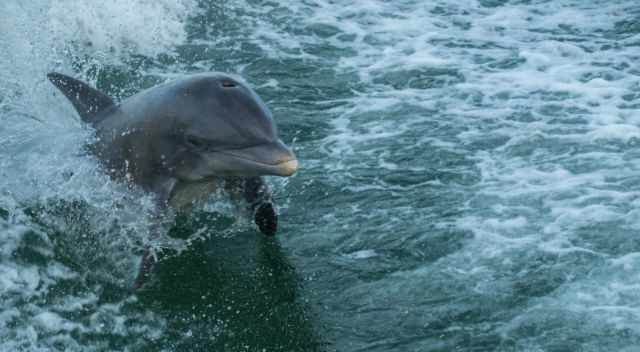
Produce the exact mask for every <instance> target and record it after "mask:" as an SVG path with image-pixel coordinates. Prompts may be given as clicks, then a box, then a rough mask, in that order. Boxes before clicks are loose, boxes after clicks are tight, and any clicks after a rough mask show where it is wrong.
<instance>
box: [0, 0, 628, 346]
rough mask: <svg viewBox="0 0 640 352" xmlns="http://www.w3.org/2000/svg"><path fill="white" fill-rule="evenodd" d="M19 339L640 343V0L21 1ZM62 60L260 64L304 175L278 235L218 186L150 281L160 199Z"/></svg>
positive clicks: (15, 216) (106, 69)
mask: <svg viewBox="0 0 640 352" xmlns="http://www.w3.org/2000/svg"><path fill="white" fill-rule="evenodd" d="M0 11H1V12H2V13H3V14H4V15H3V17H2V19H1V20H0V44H1V45H0V47H1V48H3V49H2V51H0V303H1V305H0V350H2V351H58V350H59V351H94V350H95V351H106V350H113V351H125V350H126V351H635V350H636V349H637V348H638V347H637V346H639V345H640V293H638V292H639V291H638V287H640V240H638V230H640V220H638V219H640V217H639V216H638V215H639V214H640V213H639V211H638V208H637V207H638V206H640V192H639V191H638V189H639V188H640V176H638V175H640V162H639V161H638V160H640V159H639V157H640V151H639V150H638V146H639V145H640V128H639V127H638V126H639V125H640V66H639V62H640V5H638V4H637V3H636V1H631V0H627V1H569V0H560V1H470V2H458V1H452V0H439V1H404V0H401V1H392V2H388V1H376V0H372V1H366V2H356V3H353V2H346V1H341V0H336V1H323V0H311V1H293V0H291V1H290V0H286V1H279V2H275V1H255V0H244V1H233V2H231V1H204V0H200V1H197V0H176V1H170V0H160V1H137V2H136V1H129V0H126V1H125V0H114V1H111V2H108V3H106V4H100V3H98V2H90V1H82V0H76V1H65V2H61V1H50V0H36V1H32V2H23V1H14V0H8V1H6V0H5V1H3V2H1V3H0ZM52 70H57V71H61V72H64V73H67V74H71V75H73V76H75V77H79V78H81V79H84V80H86V81H88V82H91V83H92V84H94V85H96V86H98V87H99V88H100V89H102V90H103V91H105V92H107V93H109V94H110V95H112V96H114V97H115V98H116V99H124V98H126V97H127V96H130V95H132V94H134V93H136V92H138V91H140V90H142V89H144V88H147V87H151V86H153V85H156V84H158V83H160V82H164V81H166V80H169V79H172V78H175V77H180V76H182V75H185V74H189V73H196V72H203V71H225V72H232V73H237V74H240V75H242V76H243V77H245V79H246V80H247V81H248V82H249V83H250V84H251V85H252V86H253V87H255V89H256V91H257V92H258V93H259V94H260V95H261V96H262V97H263V100H265V102H266V103H267V105H268V106H269V107H270V108H271V110H272V112H273V114H274V116H275V118H276V120H277V122H278V125H279V128H280V134H281V137H282V139H283V140H284V141H285V142H287V143H288V144H290V145H293V146H294V149H295V152H296V154H297V155H298V157H299V159H300V161H301V163H302V168H301V170H300V171H299V173H298V174H296V175H295V176H294V177H292V178H290V179H281V178H275V177H274V178H270V179H269V183H270V184H271V185H272V187H273V188H274V190H275V199H276V201H277V204H278V206H279V209H280V230H279V233H278V235H277V236H276V238H275V239H274V240H270V239H266V238H264V237H263V236H262V235H261V234H259V233H258V232H257V230H256V229H255V228H254V226H253V225H252V224H251V223H250V221H248V220H246V219H244V218H242V217H240V216H238V215H237V214H236V211H235V209H234V207H233V205H232V204H229V203H228V202H227V201H226V200H225V198H224V195H213V196H212V198H211V199H210V201H209V202H207V204H206V205H204V206H203V207H202V209H197V210H196V211H195V212H194V213H193V214H191V215H188V216H182V217H180V218H179V219H178V220H177V221H176V223H175V224H174V225H173V227H172V229H171V232H170V237H168V238H166V239H164V242H163V243H162V245H163V246H164V247H166V248H167V251H168V253H170V254H171V255H170V256H169V257H168V258H167V259H165V260H163V261H162V262H161V263H160V265H159V268H158V271H157V273H156V276H155V279H154V281H153V282H152V284H151V285H150V287H148V288H147V289H145V290H144V291H142V292H140V293H138V294H132V293H131V292H130V290H129V289H128V288H129V286H130V284H131V282H132V280H133V278H134V277H135V274H136V269H137V264H138V261H139V258H140V255H141V253H142V247H143V245H142V244H143V241H144V240H145V235H146V231H147V226H148V224H147V223H146V220H144V219H143V217H142V216H140V214H143V213H144V212H145V211H148V210H149V209H150V207H151V203H152V202H151V198H150V196H149V195H145V194H143V193H142V192H140V191H139V190H130V189H127V187H126V186H125V185H123V184H122V183H119V182H118V181H112V180H109V179H108V177H106V176H105V175H103V174H102V173H101V172H100V170H99V168H98V164H97V162H96V160H94V159H93V158H92V157H91V156H89V155H87V154H86V153H85V152H84V150H83V147H82V146H83V145H84V144H86V143H87V141H89V140H90V139H91V130H90V128H89V127H87V126H84V125H83V124H82V123H80V122H79V121H78V118H77V116H76V115H75V113H74V112H73V109H72V107H71V106H70V105H69V104H68V103H67V102H66V101H65V99H64V98H63V97H62V96H61V95H60V94H58V93H56V92H55V90H54V87H53V86H52V85H51V84H49V83H48V82H47V81H46V77H45V75H46V73H47V72H49V71H52Z"/></svg>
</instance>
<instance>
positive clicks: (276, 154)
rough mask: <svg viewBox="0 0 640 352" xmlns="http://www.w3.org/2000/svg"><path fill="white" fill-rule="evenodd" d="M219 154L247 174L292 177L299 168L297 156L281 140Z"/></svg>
mask: <svg viewBox="0 0 640 352" xmlns="http://www.w3.org/2000/svg"><path fill="white" fill-rule="evenodd" d="M218 153H220V154H223V155H226V156H227V157H231V159H232V160H229V161H230V162H232V163H234V164H237V165H236V166H237V168H238V169H239V171H243V172H245V173H247V174H256V175H275V176H291V175H293V174H294V173H295V172H296V171H297V170H298V167H299V163H298V160H297V159H296V156H295V154H293V152H292V151H291V149H289V147H287V146H286V145H285V144H284V143H282V141H280V140H277V141H276V142H273V143H265V144H260V145H257V146H253V147H249V148H244V149H233V150H224V151H218Z"/></svg>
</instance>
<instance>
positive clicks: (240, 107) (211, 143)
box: [47, 72, 298, 289]
mask: <svg viewBox="0 0 640 352" xmlns="http://www.w3.org/2000/svg"><path fill="white" fill-rule="evenodd" d="M47 77H48V79H49V80H50V81H51V82H52V83H53V84H54V85H55V86H56V87H57V88H58V89H59V90H60V91H61V92H62V93H63V94H64V95H65V96H66V97H67V99H69V101H70V102H71V104H72V105H73V106H74V108H75V110H76V111H77V112H78V114H79V115H80V118H81V119H82V121H84V122H86V123H88V124H89V125H91V126H92V127H93V128H94V129H95V136H96V139H95V142H93V143H92V144H91V145H89V146H88V147H89V148H88V149H89V150H90V152H91V153H92V154H93V155H95V156H96V157H97V159H98V160H99V162H100V164H101V165H102V167H103V169H104V170H105V172H106V173H108V174H109V175H110V176H111V177H112V178H113V179H118V180H124V181H126V182H130V183H132V184H135V185H138V186H140V187H141V188H142V189H144V190H146V191H148V192H151V193H152V194H154V196H155V197H154V198H155V199H156V207H155V209H156V210H155V212H154V214H152V222H151V223H152V226H151V229H150V236H151V237H152V238H156V237H158V236H159V235H160V232H161V231H162V226H160V224H161V222H162V221H163V220H164V219H166V217H169V214H173V212H172V211H171V210H177V211H185V210H186V211H188V210H190V209H191V206H192V205H193V204H194V202H197V201H199V200H202V199H203V198H205V197H206V196H207V195H208V194H210V193H211V192H213V191H215V190H217V189H220V188H221V187H222V188H224V189H226V190H227V191H228V192H229V194H230V195H231V197H232V198H233V199H234V200H238V199H244V201H246V202H247V203H248V204H249V206H248V208H249V210H250V211H252V212H253V216H254V221H255V223H256V225H257V226H258V228H259V229H260V231H261V232H262V233H264V234H266V235H268V236H273V235H274V234H275V233H276V230H277V220H278V219H277V211H276V208H275V206H274V204H273V200H272V196H271V191H270V189H269V187H268V186H267V184H266V183H265V181H264V179H263V177H262V176H265V175H274V176H291V175H293V174H294V173H295V172H296V170H297V169H298V160H297V159H296V157H295V155H294V153H293V152H292V151H291V149H290V148H289V147H287V146H286V145H285V144H284V143H283V142H282V141H281V140H280V139H279V138H278V132H277V128H276V123H275V121H274V119H273V116H272V114H271V112H270V111H269V109H268V108H267V106H266V105H265V104H264V102H263V101H262V100H261V99H260V97H259V96H258V95H257V94H256V93H255V92H254V91H253V89H251V88H250V87H249V85H248V84H247V83H246V82H245V81H244V80H242V79H241V78H240V77H238V76H235V75H230V74H225V73H220V72H210V73H202V74H195V75H191V76H187V77H184V78H181V79H177V80H174V81H170V82H167V83H164V84H160V85H158V86H155V87H152V88H149V89H147V90H144V91H142V92H140V93H138V94H135V95H133V96H131V97H129V98H127V99H125V100H123V101H122V102H120V103H119V104H117V103H116V102H114V100H113V99H111V98H110V97H109V96H107V95H106V94H104V93H102V92H100V91H98V90H97V89H95V88H92V87H91V86H89V85H88V84H86V83H84V82H82V81H79V80H77V79H74V78H72V77H69V76H66V75H63V74H61V73H56V72H52V73H49V74H48V75H47ZM157 260H158V259H157V257H156V255H155V254H154V253H153V251H152V249H151V248H150V247H147V248H146V249H145V253H144V254H143V257H142V260H141V263H140V268H139V270H138V276H137V278H136V280H135V282H134V289H138V288H140V287H141V286H142V285H143V284H144V283H145V282H146V279H147V278H148V277H149V276H150V273H151V272H152V269H153V267H154V265H155V263H156V262H157Z"/></svg>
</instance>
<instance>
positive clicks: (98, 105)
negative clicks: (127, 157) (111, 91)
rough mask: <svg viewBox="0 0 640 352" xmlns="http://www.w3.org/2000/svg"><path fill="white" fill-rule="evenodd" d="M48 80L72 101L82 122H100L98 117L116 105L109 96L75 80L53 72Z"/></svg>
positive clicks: (48, 76)
mask: <svg viewBox="0 0 640 352" xmlns="http://www.w3.org/2000/svg"><path fill="white" fill-rule="evenodd" d="M47 78H49V80H50V81H51V83H53V84H54V85H55V86H56V87H58V89H60V91H61V92H62V93H63V94H64V95H65V96H66V97H67V99H69V101H71V104H73V107H74V108H76V111H77V112H78V114H80V118H82V121H84V122H89V123H96V122H99V118H98V116H99V115H100V113H101V112H102V111H105V110H107V109H109V108H111V107H113V106H115V103H114V102H113V99H111V98H110V97H109V96H108V95H106V94H104V93H102V92H100V91H99V90H97V89H95V88H93V87H91V86H89V85H88V84H86V83H84V82H81V81H79V80H77V79H75V78H71V77H69V76H66V75H63V74H61V73H57V72H51V73H49V74H48V75H47Z"/></svg>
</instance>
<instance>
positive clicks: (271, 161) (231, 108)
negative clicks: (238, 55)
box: [169, 73, 298, 181]
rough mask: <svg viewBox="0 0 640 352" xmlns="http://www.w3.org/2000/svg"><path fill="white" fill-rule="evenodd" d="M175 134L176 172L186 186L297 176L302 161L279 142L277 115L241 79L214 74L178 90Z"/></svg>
mask: <svg viewBox="0 0 640 352" xmlns="http://www.w3.org/2000/svg"><path fill="white" fill-rule="evenodd" d="M176 89H177V91H175V92H173V93H174V94H177V96H178V97H179V99H178V101H179V103H178V105H177V107H175V106H174V108H173V109H172V110H174V117H173V124H172V128H171V131H169V135H170V136H171V141H172V143H173V145H174V147H175V150H176V151H177V152H178V153H177V154H176V156H177V158H176V159H174V160H175V161H174V162H173V164H174V165H173V166H174V173H175V174H176V176H177V177H178V178H179V179H182V180H185V181H200V180H203V179H207V178H210V177H216V176H258V175H277V176H291V175H292V174H294V173H295V172H296V170H297V168H298V161H297V159H296V157H295V155H294V154H293V152H292V151H291V149H290V148H289V147H287V146H286V145H285V144H284V143H283V142H282V141H281V140H280V139H279V138H278V133H277V129H276V125H275V121H274V120H273V117H272V115H271V112H270V111H269V109H268V108H267V107H266V105H265V104H264V103H263V102H262V100H261V99H260V97H258V95H257V94H256V93H255V92H254V91H253V90H252V89H251V88H249V86H248V85H247V84H246V83H245V82H244V81H243V80H242V79H240V78H239V77H236V76H232V75H227V74H222V73H211V74H203V75H197V76H194V77H193V78H191V79H188V80H185V81H184V82H183V83H181V84H179V85H177V86H176Z"/></svg>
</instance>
